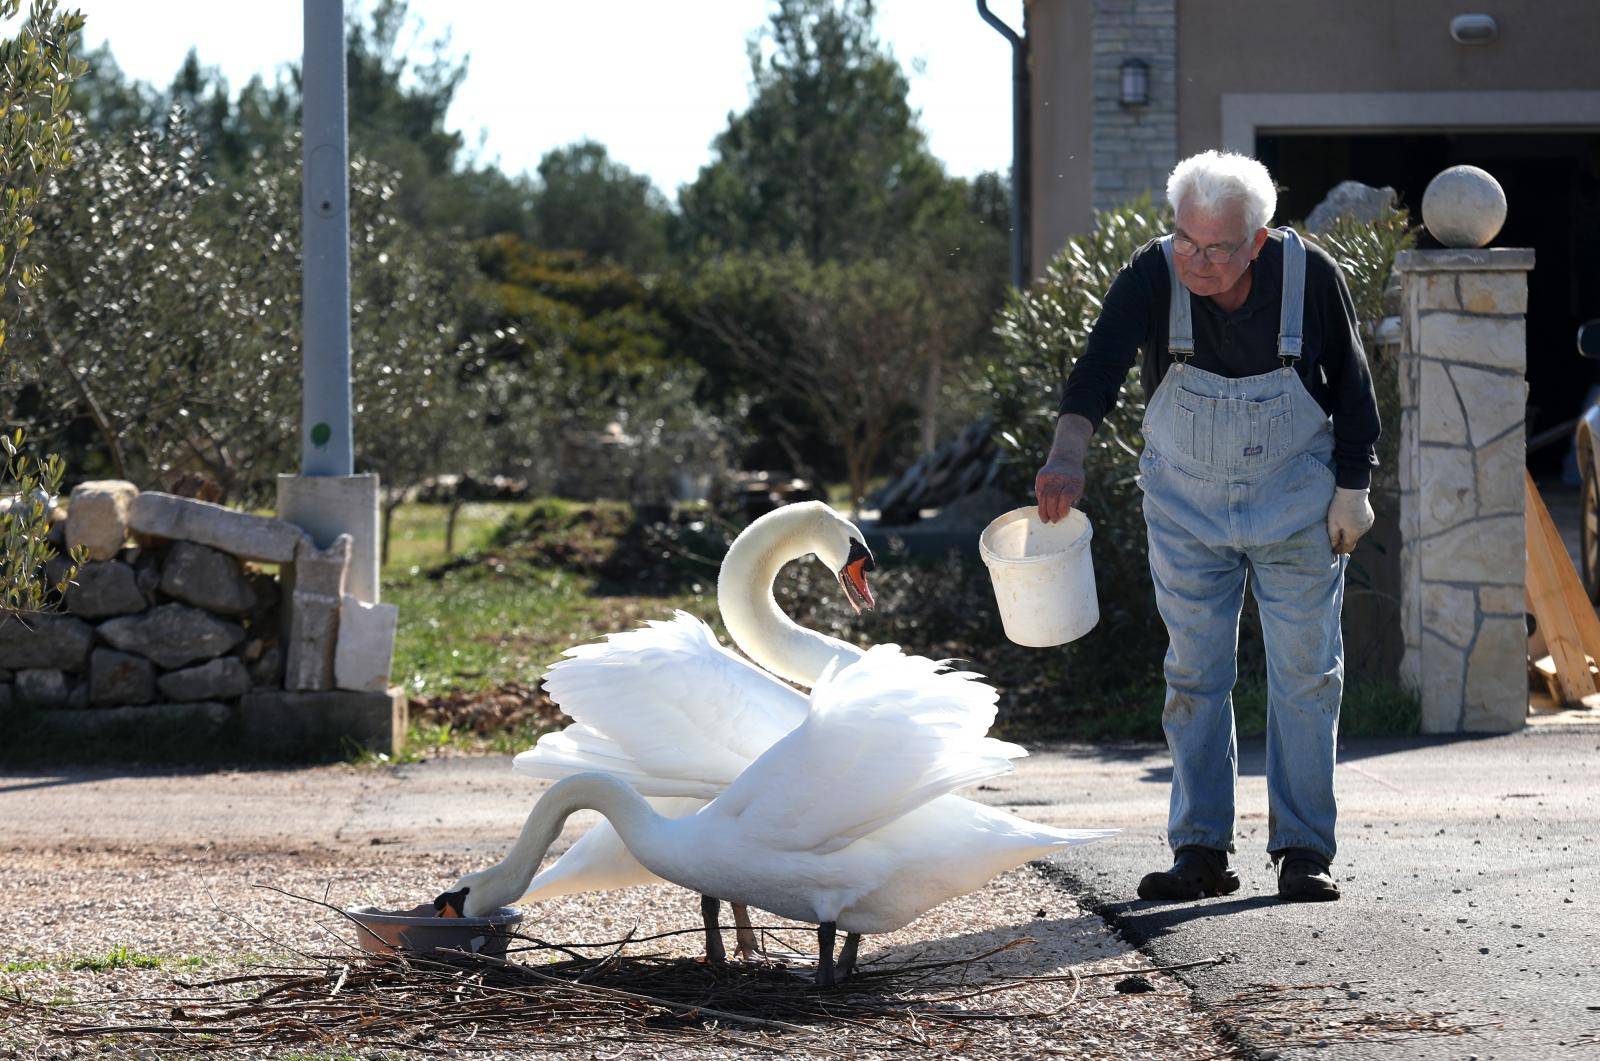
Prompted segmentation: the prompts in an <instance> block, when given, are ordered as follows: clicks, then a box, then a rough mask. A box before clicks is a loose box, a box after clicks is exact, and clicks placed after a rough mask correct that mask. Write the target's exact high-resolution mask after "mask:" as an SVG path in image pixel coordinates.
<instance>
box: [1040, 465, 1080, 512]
mask: <svg viewBox="0 0 1600 1061" xmlns="http://www.w3.org/2000/svg"><path fill="white" fill-rule="evenodd" d="M1083 487H1084V478H1083V462H1082V461H1073V460H1070V459H1063V458H1059V457H1051V458H1050V459H1049V460H1048V461H1046V462H1045V464H1044V467H1043V468H1040V469H1039V474H1038V476H1037V477H1035V479H1034V480H1033V492H1034V494H1035V495H1037V496H1038V498H1039V518H1040V519H1042V520H1044V521H1045V522H1046V523H1059V522H1061V521H1062V520H1063V519H1066V517H1067V513H1068V512H1071V511H1072V506H1073V505H1076V504H1077V503H1078V500H1079V499H1080V498H1081V497H1083Z"/></svg>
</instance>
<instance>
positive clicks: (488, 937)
mask: <svg viewBox="0 0 1600 1061" xmlns="http://www.w3.org/2000/svg"><path fill="white" fill-rule="evenodd" d="M345 913H346V914H347V915H349V917H350V919H351V920H352V921H355V922H356V923H357V924H358V925H360V926H361V927H360V928H358V929H357V930H356V934H357V935H358V936H360V937H361V948H362V949H363V950H365V951H367V952H368V953H369V954H392V953H394V952H395V951H397V950H399V951H404V952H405V953H407V954H415V955H420V956H422V957H432V956H434V952H435V951H439V950H464V951H467V952H469V953H472V954H483V955H487V956H488V957H491V958H503V957H505V954H506V947H507V946H509V945H510V943H511V932H512V931H513V930H514V929H515V928H516V926H517V924H518V923H519V922H520V921H521V920H522V914H521V913H520V912H519V911H517V910H516V909H514V908H512V907H509V906H502V907H501V908H500V909H498V910H496V911H495V912H494V913H493V914H490V915H489V916H488V917H424V916H420V915H417V914H414V913H412V912H410V911H401V910H379V909H378V908H377V907H375V906H361V907H357V908H356V909H354V910H346V911H345ZM439 957H449V955H439Z"/></svg>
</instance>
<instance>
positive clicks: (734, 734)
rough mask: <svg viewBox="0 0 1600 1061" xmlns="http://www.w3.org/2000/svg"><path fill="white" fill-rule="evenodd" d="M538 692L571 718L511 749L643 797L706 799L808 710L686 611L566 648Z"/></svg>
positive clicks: (543, 766) (541, 772)
mask: <svg viewBox="0 0 1600 1061" xmlns="http://www.w3.org/2000/svg"><path fill="white" fill-rule="evenodd" d="M544 687H545V690H546V691H547V692H548V693H549V694H550V697H551V699H553V700H554V701H555V702H556V703H557V704H558V705H559V706H560V707H561V709H562V710H563V711H565V712H566V713H567V714H568V715H569V716H571V717H572V718H573V719H574V720H575V725H573V726H568V727H567V728H566V729H564V730H562V731H561V732H559V733H552V734H546V735H545V736H544V737H541V738H540V739H539V741H538V743H537V744H536V745H535V746H534V747H533V748H531V749H529V750H528V751H525V752H523V753H522V754H521V755H519V756H517V758H516V761H515V767H516V769H517V770H518V771H519V772H521V773H524V774H529V775H531V776H534V777H550V778H559V777H566V776H568V775H570V774H573V773H580V772H582V771H583V770H603V771H605V772H607V773H613V774H616V775H617V776H618V777H621V778H623V779H624V780H627V781H629V783H630V784H632V783H634V782H635V778H637V777H645V778H650V779H654V780H655V781H656V782H658V783H657V784H654V785H651V786H649V791H647V790H646V787H643V786H639V785H636V787H638V788H639V790H640V791H641V792H643V793H645V794H647V795H662V796H666V795H682V796H689V795H695V796H700V797H701V798H705V799H709V798H711V797H712V796H714V795H716V793H717V792H718V791H720V790H721V789H722V788H724V787H726V786H727V785H728V784H729V783H730V782H731V781H732V780H733V779H734V778H735V777H737V776H738V775H739V773H740V771H742V770H743V769H744V768H745V767H746V766H748V765H749V764H750V762H751V760H753V759H755V758H756V757H757V756H758V755H760V754H761V753H762V752H763V751H765V750H766V749H767V748H769V747H771V746H772V745H773V744H774V743H775V742H776V741H777V740H778V739H779V738H781V737H782V736H783V735H784V734H786V733H788V732H789V731H790V730H792V729H794V728H795V727H796V726H798V725H799V724H800V723H801V722H802V721H803V720H804V719H805V716H806V698H805V696H804V695H803V694H802V693H800V692H799V691H798V690H796V689H794V688H792V687H791V686H789V685H786V684H784V683H783V682H781V681H779V680H778V679H777V678H774V677H773V676H772V675H770V674H768V673H767V672H765V671H763V670H762V669H761V668H759V667H757V666H755V665H754V664H752V663H750V662H748V661H747V660H745V659H743V658H741V657H740V656H738V655H736V654H735V653H733V652H730V651H729V650H728V649H726V648H724V647H723V646H722V645H721V644H719V643H718V642H717V638H716V635H715V634H714V633H713V632H712V630H711V628H710V627H709V626H707V625H706V624H705V623H704V622H703V621H701V620H700V619H698V618H696V617H695V616H693V615H690V614H689V613H687V612H683V611H679V612H676V613H675V615H674V617H673V618H672V619H667V620H650V621H648V622H646V623H645V625H644V626H642V627H640V628H638V629H635V630H628V631H624V632H622V633H616V634H610V635H608V636H607V637H606V638H605V640H603V641H598V642H590V643H588V644H583V645H578V646H575V647H573V648H571V649H568V650H567V651H566V652H565V653H564V654H563V658H562V659H561V660H559V661H558V662H556V663H555V664H553V665H552V666H551V667H550V668H549V670H548V671H547V672H546V674H545V677H544Z"/></svg>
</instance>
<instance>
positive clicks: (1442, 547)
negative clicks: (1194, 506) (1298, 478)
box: [114, 516, 1527, 621]
mask: <svg viewBox="0 0 1600 1061" xmlns="http://www.w3.org/2000/svg"><path fill="white" fill-rule="evenodd" d="M1526 543H1527V538H1526V531H1525V529H1524V527H1523V525H1522V517H1520V516H1493V517H1491V518H1489V519H1480V520H1475V521H1473V522H1471V523H1463V524H1462V525H1461V526H1459V527H1456V528H1455V529H1454V530H1449V531H1445V532H1444V533H1443V534H1440V535H1437V536H1435V537H1432V538H1426V539H1424V540H1423V541H1422V545H1421V550H1420V556H1419V560H1420V562H1421V564H1422V571H1421V573H1422V575H1423V577H1425V578H1426V579H1428V580H1429V581H1438V582H1461V583H1467V584H1472V583H1479V582H1482V583H1488V584H1490V585H1500V586H1520V585H1522V584H1523V575H1524V572H1525V569H1526ZM114 621H115V620H114Z"/></svg>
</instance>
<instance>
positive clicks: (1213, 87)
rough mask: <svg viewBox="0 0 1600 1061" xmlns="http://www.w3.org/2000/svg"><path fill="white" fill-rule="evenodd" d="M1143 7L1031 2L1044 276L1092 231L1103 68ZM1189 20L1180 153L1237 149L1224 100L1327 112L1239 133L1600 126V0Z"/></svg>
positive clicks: (1395, 1) (1199, 11)
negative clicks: (1069, 245)
mask: <svg viewBox="0 0 1600 1061" xmlns="http://www.w3.org/2000/svg"><path fill="white" fill-rule="evenodd" d="M1130 5H1131V0H1027V18H1028V36H1029V48H1030V62H1031V64H1032V71H1033V91H1034V107H1033V119H1032V126H1033V150H1034V163H1033V177H1034V215H1033V216H1034V225H1033V247H1034V268H1035V270H1036V271H1037V269H1038V268H1039V267H1040V266H1042V264H1043V263H1044V262H1045V261H1047V260H1048V258H1049V257H1050V256H1051V255H1053V254H1054V253H1055V252H1056V251H1057V250H1059V249H1060V247H1061V244H1062V243H1063V242H1064V241H1065V240H1066V238H1067V237H1068V236H1069V235H1071V234H1073V233H1076V232H1083V231H1086V230H1087V229H1088V227H1089V225H1090V223H1091V220H1092V217H1093V212H1092V207H1093V204H1094V201H1095V194H1094V179H1093V178H1094V173H1095V170H1096V168H1097V167H1096V158H1095V156H1096V154H1097V153H1098V154H1100V155H1101V156H1104V155H1105V154H1106V153H1107V152H1115V151H1117V150H1121V148H1120V147H1119V145H1118V144H1117V143H1114V142H1113V140H1112V139H1108V135H1109V134H1108V130H1107V128H1105V127H1104V123H1103V122H1102V126H1101V127H1100V128H1099V129H1096V127H1095V123H1094V119H1095V117H1096V114H1097V108H1098V109H1099V110H1105V111H1106V117H1112V115H1111V114H1110V111H1109V110H1108V109H1107V108H1108V107H1109V108H1115V106H1116V105H1115V103H1114V102H1110V101H1108V100H1097V96H1099V95H1104V94H1105V93H1104V92H1103V91H1101V90H1102V89H1106V90H1109V85H1105V86H1102V85H1100V84H1099V83H1097V82H1096V80H1095V78H1094V72H1095V68H1096V64H1097V63H1098V64H1099V65H1101V66H1106V65H1107V64H1113V63H1114V57H1113V56H1112V55H1111V53H1110V51H1109V50H1108V49H1106V48H1105V47H1104V42H1105V40H1106V32H1107V26H1109V25H1115V24H1116V23H1117V22H1118V21H1119V20H1123V21H1125V17H1124V15H1123V14H1122V13H1121V9H1122V8H1124V7H1128V6H1130ZM1474 11H1480V12H1484V13H1487V14H1491V15H1493V16H1494V18H1495V19H1496V20H1497V22H1498V23H1499V26H1500V35H1499V38H1498V39H1497V40H1496V41H1495V42H1494V43H1492V44H1488V45H1482V46H1469V45H1460V44H1457V43H1455V42H1454V41H1453V40H1451V39H1450V33H1449V26H1450V19H1451V18H1453V17H1454V16H1456V15H1459V14H1464V13H1468V12H1474ZM1176 17H1177V48H1176V52H1177V64H1178V66H1177V79H1176V96H1177V99H1176V103H1177V152H1176V154H1177V156H1178V157H1183V156H1185V155H1189V154H1192V153H1194V152H1196V151H1201V150H1204V149H1205V148H1208V147H1222V146H1230V145H1228V144H1227V143H1226V141H1225V134H1224V128H1223V112H1224V96H1229V97H1232V100H1233V104H1232V105H1233V106H1234V112H1235V114H1236V115H1237V114H1238V113H1240V111H1241V110H1250V111H1251V112H1252V113H1256V114H1287V115H1291V116H1293V115H1307V114H1311V115H1315V116H1316V117H1315V119H1314V120H1306V119H1302V118H1298V117H1290V118H1289V119H1287V120H1285V121H1284V122H1283V123H1282V124H1281V125H1277V126H1274V124H1273V123H1272V122H1265V121H1262V122H1256V123H1255V124H1251V123H1249V122H1245V123H1240V122H1239V121H1238V120H1237V118H1236V120H1235V123H1234V128H1235V130H1238V129H1241V128H1242V129H1246V130H1249V129H1253V128H1256V127H1260V128H1272V127H1278V128H1308V129H1309V128H1321V129H1328V130H1334V129H1341V128H1347V129H1361V130H1364V131H1367V132H1376V131H1380V130H1382V129H1385V128H1402V127H1409V128H1435V129H1444V128H1467V127H1473V126H1474V125H1475V126H1476V127H1478V128H1500V129H1506V128H1526V127H1540V128H1550V127H1562V126H1567V127H1572V126H1582V127H1589V126H1591V125H1600V62H1597V61H1596V56H1597V55H1600V0H1495V2H1494V3H1492V4H1489V3H1485V4H1478V3H1470V2H1467V0H1339V2H1338V3H1337V4H1330V3H1328V2H1327V0H1182V2H1180V3H1178V5H1177V16H1176ZM1111 32H1113V33H1115V30H1114V29H1113V30H1112V31H1111ZM1097 34H1098V35H1099V38H1100V39H1101V41H1102V48H1101V51H1100V52H1099V53H1098V54H1097V53H1096V52H1095V50H1094V43H1095V40H1096V37H1097ZM1146 43H1147V42H1144V41H1133V40H1130V41H1129V48H1130V51H1129V52H1128V54H1130V55H1138V56H1139V57H1140V58H1143V59H1145V60H1146V61H1147V62H1151V63H1152V65H1155V64H1156V63H1157V62H1158V61H1159V60H1160V58H1161V57H1160V56H1157V55H1151V54H1144V53H1142V52H1140V51H1135V50H1132V49H1134V48H1143V47H1144V46H1145V44H1146ZM1153 84H1154V79H1153ZM1449 93H1486V94H1493V95H1492V96H1484V97H1481V98H1479V99H1476V100H1474V99H1473V98H1471V97H1466V96H1451V95H1447V94H1449ZM1520 93H1526V94H1527V95H1519V94H1520ZM1556 93H1560V95H1556ZM1409 94H1421V95H1415V96H1413V95H1409ZM1291 95H1292V96H1296V97H1298V98H1297V99H1278V101H1277V102H1279V103H1282V104H1284V105H1283V106H1271V105H1258V104H1259V103H1260V102H1261V101H1266V102H1267V103H1268V104H1270V103H1271V102H1272V100H1273V98H1274V97H1288V96H1291ZM1341 95H1344V96H1347V97H1348V98H1341ZM1308 103H1313V104H1315V103H1320V106H1308ZM1241 104H1242V106H1241ZM1417 115H1422V118H1420V119H1419V118H1418V117H1416V116H1417ZM1231 146H1235V147H1241V146H1249V145H1244V144H1234V145H1231ZM1096 147H1098V152H1097V150H1096ZM1101 161H1102V162H1104V161H1105V159H1104V158H1103V157H1102V160H1101ZM1102 168H1103V167H1102Z"/></svg>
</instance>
